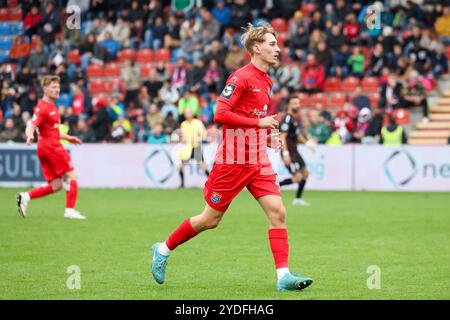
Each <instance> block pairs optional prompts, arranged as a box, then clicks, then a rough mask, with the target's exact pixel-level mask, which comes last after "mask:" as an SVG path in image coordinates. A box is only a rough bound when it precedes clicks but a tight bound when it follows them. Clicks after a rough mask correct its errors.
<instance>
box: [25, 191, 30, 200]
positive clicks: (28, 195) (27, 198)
mask: <svg viewBox="0 0 450 320" xmlns="http://www.w3.org/2000/svg"><path fill="white" fill-rule="evenodd" d="M25 200H26V201H30V200H31V197H30V194H29V193H28V192H25Z"/></svg>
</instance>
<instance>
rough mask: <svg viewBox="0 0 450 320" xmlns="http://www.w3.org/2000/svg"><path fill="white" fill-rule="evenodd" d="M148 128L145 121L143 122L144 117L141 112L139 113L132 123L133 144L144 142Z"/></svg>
mask: <svg viewBox="0 0 450 320" xmlns="http://www.w3.org/2000/svg"><path fill="white" fill-rule="evenodd" d="M149 130H150V128H149V126H148V123H147V121H145V116H144V114H143V112H140V113H139V114H138V115H137V116H136V121H134V123H133V137H134V139H133V140H134V141H133V142H138V143H139V142H145V141H147V139H148V135H149Z"/></svg>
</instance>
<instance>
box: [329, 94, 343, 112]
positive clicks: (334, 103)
mask: <svg viewBox="0 0 450 320" xmlns="http://www.w3.org/2000/svg"><path fill="white" fill-rule="evenodd" d="M346 102H347V97H346V95H345V94H343V93H342V92H334V93H332V94H331V95H330V102H329V103H328V106H329V107H330V108H342V107H343V106H344V104H345V103H346Z"/></svg>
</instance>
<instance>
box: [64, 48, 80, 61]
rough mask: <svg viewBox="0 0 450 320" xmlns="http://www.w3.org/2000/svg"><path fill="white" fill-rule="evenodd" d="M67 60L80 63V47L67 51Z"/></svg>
mask: <svg viewBox="0 0 450 320" xmlns="http://www.w3.org/2000/svg"><path fill="white" fill-rule="evenodd" d="M67 60H68V61H69V62H70V63H73V64H78V63H80V61H81V59H80V52H79V51H78V49H73V50H70V51H69V52H67Z"/></svg>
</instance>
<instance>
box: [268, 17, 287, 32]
mask: <svg viewBox="0 0 450 320" xmlns="http://www.w3.org/2000/svg"><path fill="white" fill-rule="evenodd" d="M270 24H271V25H272V27H273V28H274V29H275V31H276V32H278V33H282V32H287V31H288V25H287V22H286V20H285V19H284V18H275V19H273V20H272V21H270Z"/></svg>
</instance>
